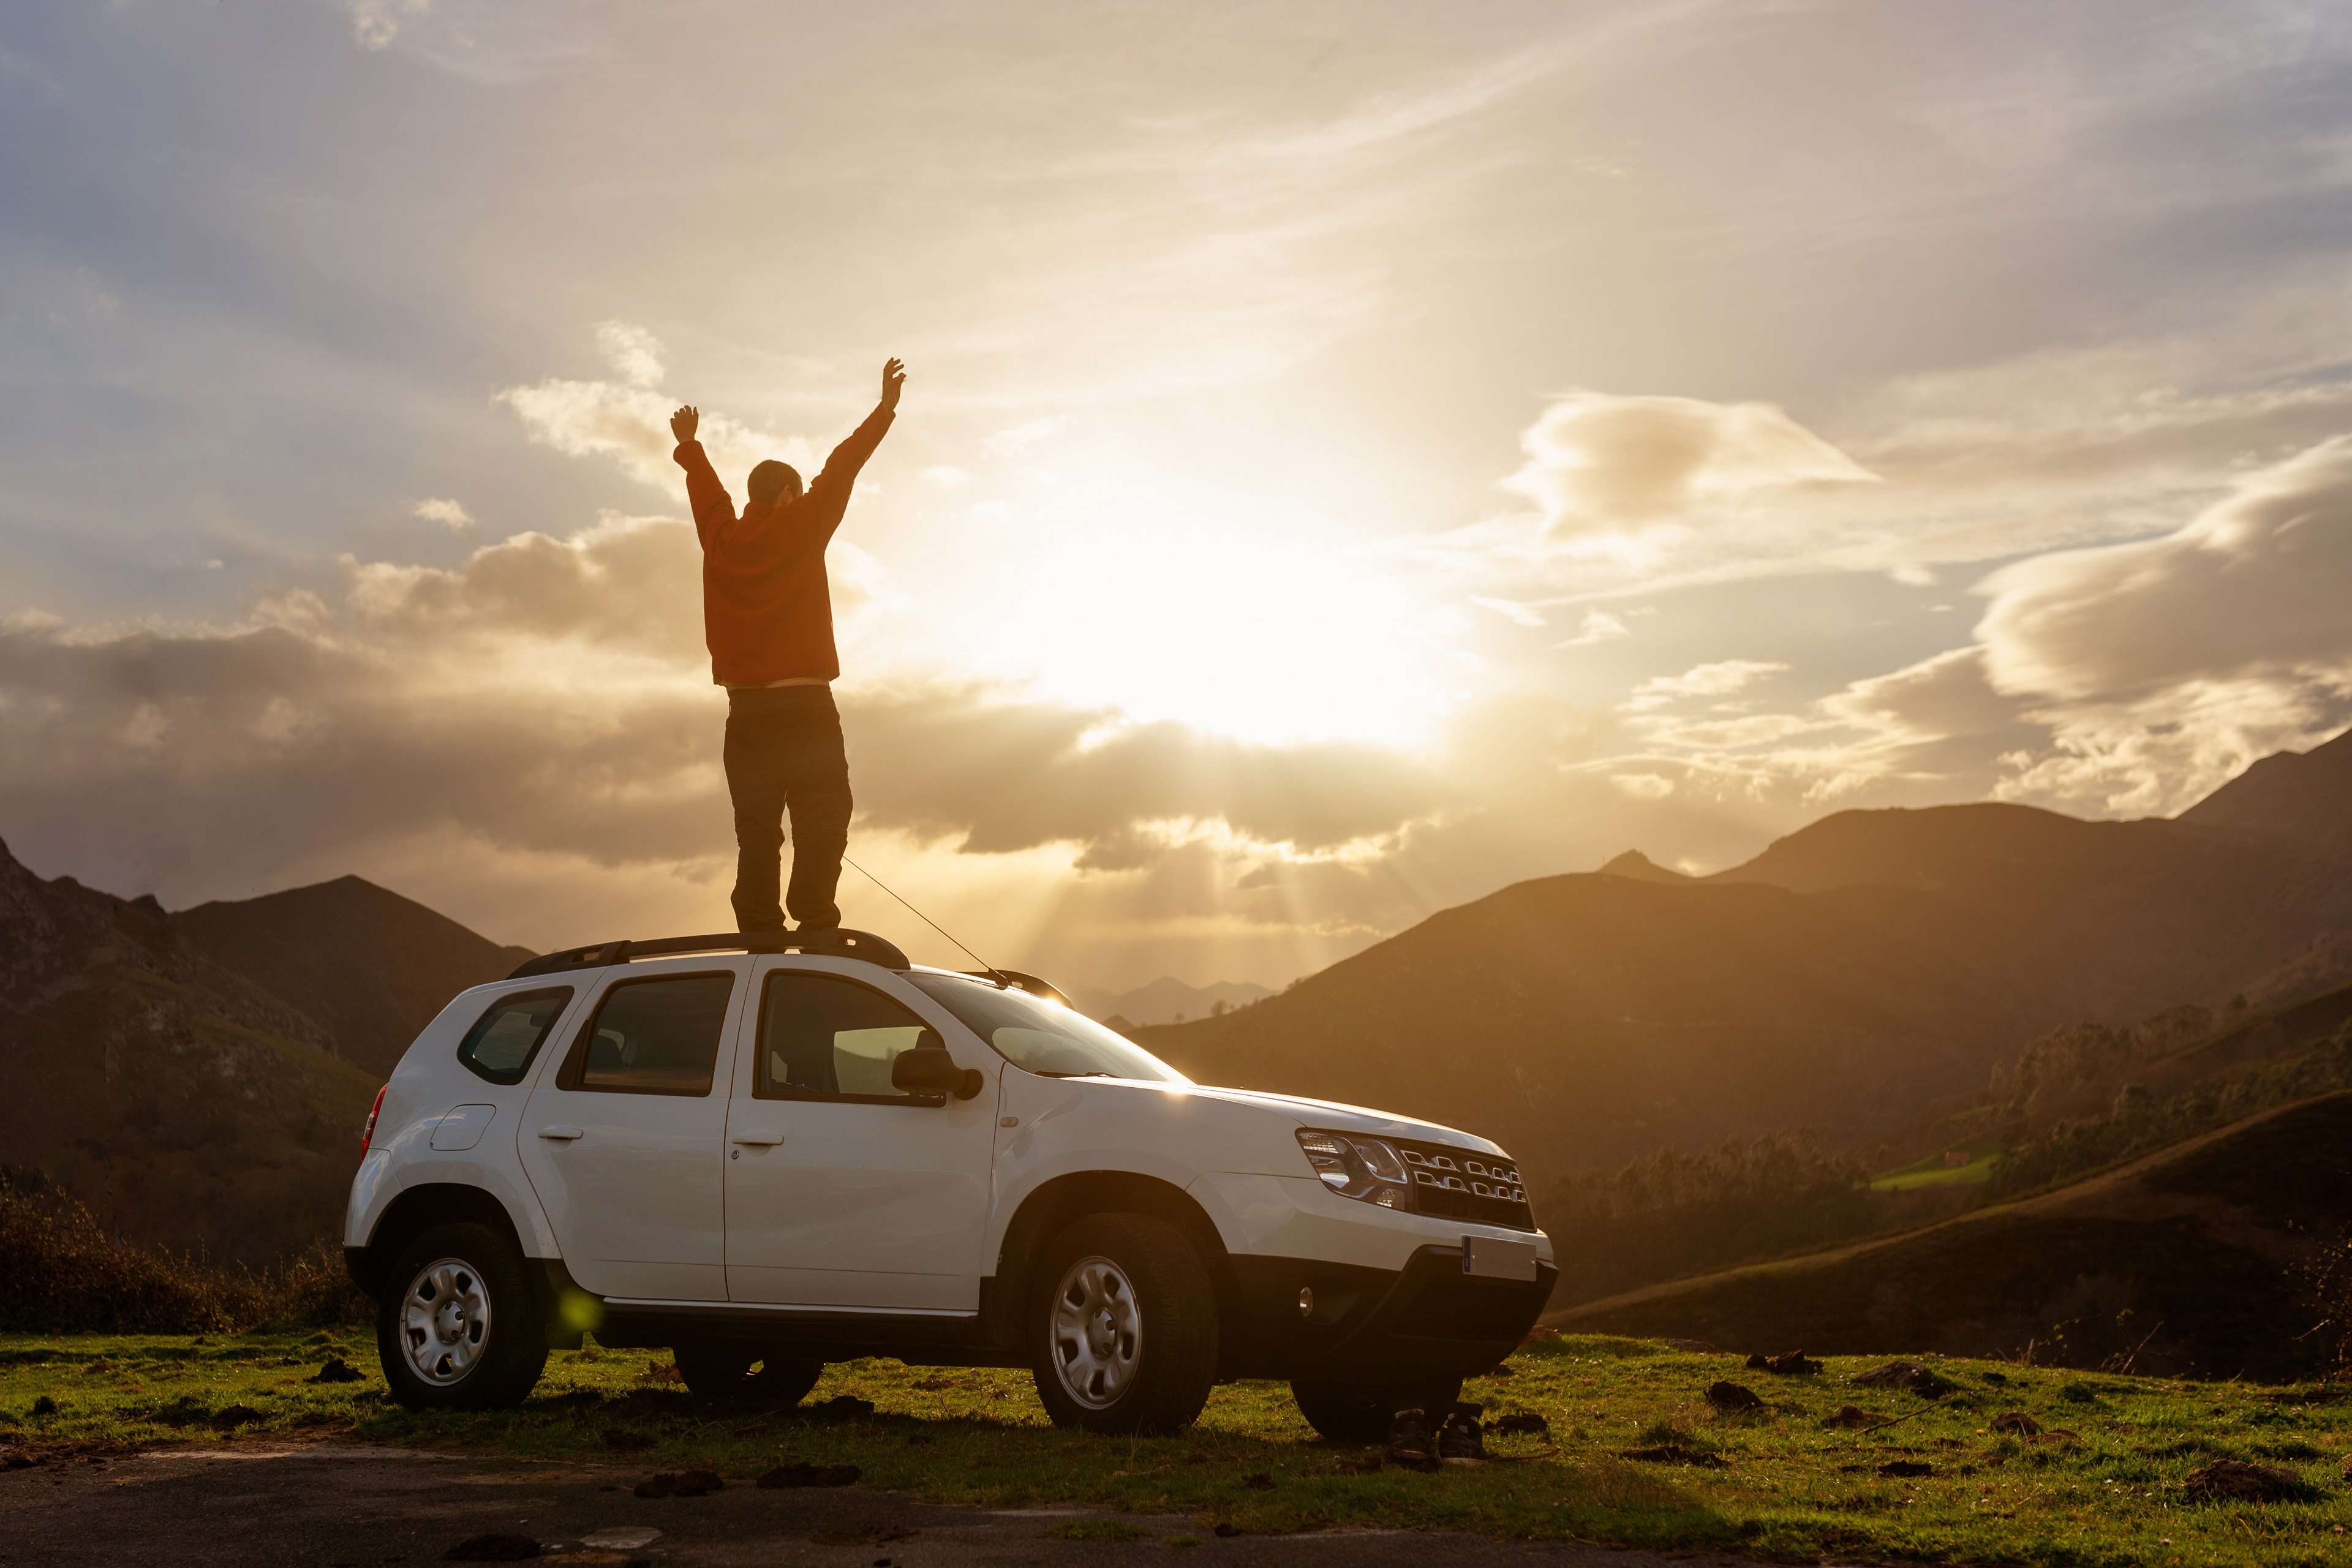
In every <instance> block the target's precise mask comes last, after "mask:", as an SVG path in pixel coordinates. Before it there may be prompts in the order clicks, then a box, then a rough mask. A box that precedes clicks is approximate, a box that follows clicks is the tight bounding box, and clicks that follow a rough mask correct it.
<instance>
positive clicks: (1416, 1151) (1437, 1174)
mask: <svg viewBox="0 0 2352 1568" xmlns="http://www.w3.org/2000/svg"><path fill="white" fill-rule="evenodd" d="M1388 1142H1391V1143H1392V1144H1394V1145H1395V1146H1396V1151H1397V1152H1398V1153H1400V1154H1402V1155H1403V1156H1404V1163H1405V1168H1406V1169H1407V1170H1408V1171H1409V1172H1410V1173H1412V1206H1413V1210H1414V1212H1415V1213H1417V1214H1425V1215H1434V1216H1436V1217H1437V1218H1440V1219H1466V1220H1470V1221H1472V1222H1474V1223H1475V1224H1478V1225H1496V1226H1505V1227H1507V1228H1508V1229H1511V1230H1527V1231H1532V1230H1533V1229H1535V1227H1536V1220H1535V1214H1534V1212H1533V1211H1532V1210H1530V1209H1529V1208H1528V1191H1527V1186H1526V1184H1524V1183H1522V1182H1521V1181H1520V1180H1519V1172H1518V1167H1517V1165H1516V1164H1514V1163H1512V1162H1511V1161H1510V1160H1509V1159H1507V1158H1503V1157H1497V1156H1496V1155H1493V1154H1481V1153H1479V1152H1476V1151H1475V1150H1470V1149H1455V1148H1453V1147H1450V1146H1449V1145H1446V1144H1444V1143H1408V1142H1405V1141H1404V1140H1402V1139H1400V1138H1391V1139H1390V1140H1388Z"/></svg>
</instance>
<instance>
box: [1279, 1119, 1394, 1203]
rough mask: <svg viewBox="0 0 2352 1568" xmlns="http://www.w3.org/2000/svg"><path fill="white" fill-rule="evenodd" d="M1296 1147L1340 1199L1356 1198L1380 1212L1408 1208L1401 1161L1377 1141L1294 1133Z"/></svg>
mask: <svg viewBox="0 0 2352 1568" xmlns="http://www.w3.org/2000/svg"><path fill="white" fill-rule="evenodd" d="M1298 1147H1299V1148H1300V1149H1301V1150H1303V1151H1305V1152H1306V1155H1307V1163H1308V1164H1310V1165H1312V1166H1314V1167H1315V1173H1316V1174H1317V1175H1318V1176H1320V1177H1321V1178H1322V1179H1323V1184H1324V1185H1325V1186H1327V1187H1328V1188H1330V1189H1331V1190H1332V1191H1333V1192H1335V1193H1337V1194H1339V1195H1340V1196H1341V1197H1343V1198H1360V1199H1361V1200H1362V1201H1363V1202H1365V1203H1368V1204H1378V1205H1380V1206H1381V1207H1382V1208H1384V1209H1410V1208H1412V1187H1411V1186H1410V1185H1408V1184H1409V1183H1410V1182H1411V1181H1412V1177H1411V1176H1409V1175H1407V1174H1406V1173H1405V1168H1404V1158H1403V1156H1402V1155H1400V1154H1399V1153H1398V1152H1396V1150H1395V1149H1393V1148H1391V1146H1390V1145H1388V1144H1386V1143H1383V1142H1381V1140H1379V1139H1377V1138H1360V1137H1358V1136H1357V1135H1356V1134H1354V1133H1352V1132H1314V1131H1308V1130H1307V1129H1306V1128H1303V1127H1302V1128H1300V1129H1299V1130H1298Z"/></svg>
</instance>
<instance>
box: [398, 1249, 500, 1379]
mask: <svg viewBox="0 0 2352 1568" xmlns="http://www.w3.org/2000/svg"><path fill="white" fill-rule="evenodd" d="M489 1342H490V1293H489V1290H488V1288H487V1287H485V1286H484V1285H483V1283H482V1273H481V1270H480V1269H478V1268H475V1267H474V1266H473V1265H472V1264H470V1263H468V1262H467V1261H466V1260H465V1259H464V1258H439V1259H437V1260H436V1261H434V1262H431V1263H428V1264H426V1265H425V1267H424V1268H420V1269H418V1270H417V1271H416V1278H415V1279H412V1280H410V1281H409V1282H408V1294H407V1295H406V1296H405V1297H404V1298H403V1299H402V1300H401V1310H400V1348H401V1351H402V1352H403V1353H404V1354H405V1355H406V1356H407V1358H408V1367H409V1370H410V1371H411V1372H414V1373H415V1374H416V1375H417V1376H418V1377H419V1378H420V1379H422V1380H423V1381H425V1383H428V1384H433V1385H434V1386H435V1387H436V1388H446V1387H448V1386H449V1385H450V1384H456V1383H462V1382H464V1381H465V1378H466V1374H467V1373H470V1372H472V1371H473V1370H474V1365H475V1363H477V1362H478V1361H480V1360H481V1359H482V1352H483V1351H484V1350H485V1349H487V1348H488V1345H489Z"/></svg>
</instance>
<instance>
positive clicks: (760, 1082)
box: [751, 970, 938, 1105]
mask: <svg viewBox="0 0 2352 1568" xmlns="http://www.w3.org/2000/svg"><path fill="white" fill-rule="evenodd" d="M760 1011H761V1017H760V1070H759V1072H758V1074H757V1075H756V1077H755V1079H754V1081H753V1083H752V1085H751V1093H752V1094H753V1096H754V1097H756V1098H758V1099H761V1100H859V1101H865V1102H869V1103H870V1102H874V1101H887V1102H890V1103H894V1104H922V1105H931V1104H937V1103H938V1097H937V1096H932V1095H924V1096H915V1095H910V1094H908V1093H907V1092H906V1091H904V1090H903V1089H898V1088H896V1087H894V1086H893V1085H892V1084H891V1082H890V1064H891V1063H893V1062H895V1061H897V1060H898V1053H899V1052H900V1051H909V1050H912V1049H914V1048H915V1042H916V1040H918V1039H919V1038H920V1037H921V1036H922V1033H923V1021H922V1020H921V1019H920V1018H918V1017H917V1016H915V1015H914V1014H912V1013H910V1012H908V1010H907V1009H906V1008H905V1007H902V1006H900V1005H898V1003H896V1002H894V1001H892V1000H891V999H890V998H889V997H887V996H885V995H883V994H881V993H880V992H878V991H875V990H871V989H869V988H867V987H866V986H864V985H860V984H857V982H856V981H855V980H845V979H842V978H840V977H838V976H835V975H831V974H811V973H801V972H795V971H792V970H780V971H778V972H776V973H772V974H771V975H769V976H768V989H767V994H766V995H764V996H763V997H761V1003H760Z"/></svg>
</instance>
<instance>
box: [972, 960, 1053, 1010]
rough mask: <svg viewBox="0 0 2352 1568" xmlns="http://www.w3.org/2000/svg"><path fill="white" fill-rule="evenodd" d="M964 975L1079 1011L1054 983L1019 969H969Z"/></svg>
mask: <svg viewBox="0 0 2352 1568" xmlns="http://www.w3.org/2000/svg"><path fill="white" fill-rule="evenodd" d="M963 973H966V974H969V975H971V977H972V978H973V979H974V980H993V981H995V982H997V983H998V984H1009V985H1011V986H1012V987H1013V990H1015V991H1026V992H1027V993H1029V994H1030V995H1032V996H1043V997H1044V998H1045V1000H1046V1001H1048V1002H1059V1003H1060V1004H1061V1005H1063V1006H1065V1007H1067V1008H1068V1009H1069V1010H1070V1011H1071V1012H1073V1013H1075V1012H1076V1011H1077V1010H1078V1005H1077V1004H1076V1002H1073V1001H1071V1000H1070V999H1069V998H1068V997H1067V996H1065V995H1063V994H1061V992H1060V991H1059V990H1057V989H1055V986H1054V984H1053V983H1052V982H1050V981H1045V980H1040V979H1038V978H1037V977H1036V976H1035V975H1034V974H1024V973H1021V972H1020V971H1019V970H1017V969H967V970H965V971H964V972H963Z"/></svg>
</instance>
